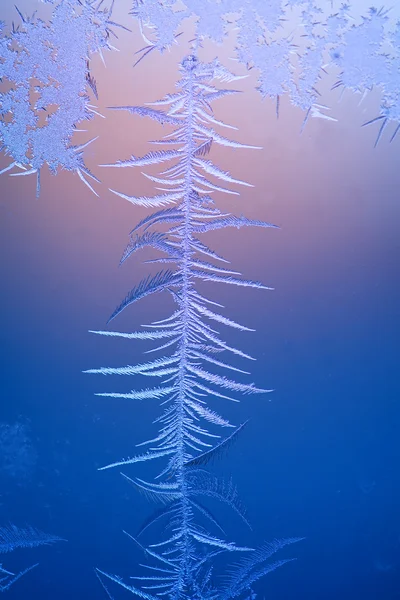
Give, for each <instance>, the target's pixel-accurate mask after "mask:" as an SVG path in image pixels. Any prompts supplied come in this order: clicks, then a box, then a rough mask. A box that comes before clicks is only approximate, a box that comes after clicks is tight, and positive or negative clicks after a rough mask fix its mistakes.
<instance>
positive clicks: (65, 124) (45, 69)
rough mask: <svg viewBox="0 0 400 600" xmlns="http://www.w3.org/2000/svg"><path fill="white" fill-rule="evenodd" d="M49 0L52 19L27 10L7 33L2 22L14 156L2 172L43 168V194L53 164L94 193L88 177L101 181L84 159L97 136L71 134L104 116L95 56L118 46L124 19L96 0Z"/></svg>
mask: <svg viewBox="0 0 400 600" xmlns="http://www.w3.org/2000/svg"><path fill="white" fill-rule="evenodd" d="M46 1H47V3H48V4H53V5H54V8H53V13H52V19H51V23H49V24H46V23H45V22H44V21H42V20H41V19H39V18H38V17H37V16H36V15H35V14H34V15H33V16H32V17H30V18H29V17H27V16H25V15H23V14H22V13H21V12H19V11H18V12H19V15H20V18H21V25H20V26H19V27H17V28H13V30H12V31H11V32H9V33H6V32H5V29H4V24H3V23H0V35H1V34H2V37H0V80H1V81H3V82H4V85H7V89H6V91H3V92H2V93H1V94H0V142H1V144H2V148H1V149H3V150H5V152H6V154H7V155H8V156H9V157H10V158H11V162H10V164H9V165H8V166H7V167H6V168H5V169H3V171H1V172H0V173H4V172H5V171H8V170H11V169H12V168H13V167H17V168H18V169H19V171H18V172H16V173H13V174H12V175H29V174H36V177H37V185H36V193H37V195H39V193H40V173H41V169H42V167H43V166H44V165H45V164H47V165H48V167H49V169H50V172H51V173H52V174H53V175H55V174H56V173H57V171H58V170H59V169H66V170H68V171H73V172H75V173H77V174H78V175H79V177H80V178H81V179H82V180H83V181H84V183H85V184H86V185H88V186H89V188H90V189H91V190H92V191H93V192H94V190H93V188H92V186H91V185H90V184H89V182H88V181H87V179H86V178H85V176H87V177H89V178H91V179H94V180H96V181H98V180H97V178H96V177H94V175H93V174H92V173H91V172H90V171H89V169H88V168H87V167H86V166H85V163H84V159H83V149H84V147H85V146H86V145H87V144H88V143H90V142H87V143H86V144H80V145H77V146H74V145H72V144H71V139H72V136H73V134H74V132H75V131H78V128H77V126H78V125H79V124H80V123H84V122H85V121H87V120H89V119H91V118H93V116H94V114H97V111H96V107H95V106H94V105H92V104H91V103H90V98H89V96H88V94H87V89H88V87H89V88H91V90H92V92H91V93H92V94H93V95H94V96H97V90H96V82H95V80H94V78H93V77H92V75H91V73H90V63H89V60H90V57H91V56H92V55H93V54H95V53H100V55H101V56H103V54H102V52H103V50H105V49H110V48H112V46H111V45H110V42H109V36H110V26H111V25H116V24H115V23H113V22H112V21H111V20H110V18H111V10H110V9H104V8H101V7H100V5H99V4H98V2H96V3H95V2H94V0H86V1H80V0H63V1H62V2H60V1H56V0H46ZM100 4H102V3H100ZM91 141H93V140H91Z"/></svg>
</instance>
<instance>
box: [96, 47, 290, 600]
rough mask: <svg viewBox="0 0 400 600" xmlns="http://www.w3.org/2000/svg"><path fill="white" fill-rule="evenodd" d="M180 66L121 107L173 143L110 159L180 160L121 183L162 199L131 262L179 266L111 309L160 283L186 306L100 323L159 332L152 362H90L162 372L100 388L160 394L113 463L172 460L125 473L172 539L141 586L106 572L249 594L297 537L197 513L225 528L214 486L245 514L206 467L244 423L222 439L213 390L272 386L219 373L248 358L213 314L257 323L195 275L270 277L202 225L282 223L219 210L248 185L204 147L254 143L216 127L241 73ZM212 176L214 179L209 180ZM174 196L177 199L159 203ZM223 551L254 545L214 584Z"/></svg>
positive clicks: (159, 590)
mask: <svg viewBox="0 0 400 600" xmlns="http://www.w3.org/2000/svg"><path fill="white" fill-rule="evenodd" d="M180 71H181V79H180V82H179V86H180V91H178V92H177V93H175V94H170V95H168V96H166V97H165V98H164V99H163V100H160V101H157V102H154V103H152V105H153V106H158V107H159V106H165V107H166V108H165V109H159V108H151V107H149V106H145V107H136V106H124V107H118V110H128V111H129V112H131V113H133V114H139V115H140V116H148V117H150V118H152V119H155V120H157V121H158V122H160V123H168V124H171V125H173V126H174V127H175V130H174V132H173V133H171V134H168V135H166V136H165V137H164V139H163V140H162V141H159V142H156V143H164V144H165V143H167V144H171V145H173V146H175V147H176V148H175V149H166V150H160V151H155V152H149V153H148V154H146V155H145V156H143V157H141V158H137V157H134V156H132V157H131V159H129V160H126V161H120V162H118V163H116V164H115V165H108V166H115V167H135V166H143V165H153V164H156V163H164V162H167V161H168V162H169V161H171V160H175V161H176V162H175V164H174V165H173V166H170V167H168V168H165V169H164V170H163V171H162V173H161V175H160V176H159V177H153V176H148V177H149V178H150V179H151V180H152V181H154V182H155V183H156V184H157V185H159V186H161V188H159V189H160V190H161V193H160V194H158V195H155V196H152V197H147V196H141V197H137V196H127V195H125V194H123V193H121V192H115V193H116V194H118V195H119V196H122V197H123V198H126V199H127V200H129V201H130V202H132V203H133V204H135V205H141V206H149V207H158V208H160V210H158V211H157V212H155V213H153V214H152V215H151V216H148V217H146V218H145V219H143V220H142V221H141V222H140V223H139V224H138V225H137V226H136V227H135V228H134V230H133V231H132V232H131V241H130V243H129V245H128V247H127V249H126V251H125V253H124V255H123V257H122V262H124V261H125V260H126V259H127V258H128V257H129V256H130V255H131V254H132V253H133V252H135V251H136V250H139V249H140V248H143V247H146V246H151V247H153V248H155V249H156V250H158V251H160V252H161V253H163V257H162V258H159V259H156V260H155V261H152V262H160V263H162V264H168V265H170V266H171V267H173V265H175V267H176V268H175V269H173V268H171V269H165V270H161V271H159V272H158V273H157V274H156V275H154V276H152V277H150V276H149V277H147V278H145V279H144V280H143V281H141V282H140V283H139V284H138V285H137V286H136V287H134V288H133V289H132V290H131V291H130V292H129V294H128V295H127V297H126V298H125V300H124V301H123V302H122V303H121V304H120V306H118V308H117V309H116V310H115V312H114V313H113V315H112V316H111V319H114V318H115V317H116V316H117V315H118V314H119V313H120V312H121V311H122V310H124V309H125V308H126V307H127V306H129V305H130V304H132V303H133V302H136V301H137V300H140V299H142V298H145V297H146V296H148V295H150V294H152V293H155V292H163V291H168V292H169V293H170V294H171V295H172V297H173V299H174V300H175V302H176V305H177V307H176V310H175V311H174V312H173V314H172V315H171V316H170V317H168V318H166V319H163V320H162V321H157V322H155V323H153V324H152V325H151V326H150V328H147V329H146V330H145V331H143V332H136V333H117V332H105V331H98V332H96V333H99V334H102V335H108V336H121V337H127V338H131V339H147V340H161V346H159V347H158V348H156V349H155V350H162V351H163V355H162V356H161V357H160V358H156V359H154V360H152V361H149V362H145V363H143V364H138V365H132V366H127V367H120V368H109V367H105V368H101V369H92V370H90V371H88V372H90V373H101V374H103V375H109V374H116V375H135V376H137V375H142V376H145V377H157V378H161V379H162V383H161V384H160V385H159V386H155V387H150V388H144V389H141V390H136V389H135V390H132V391H131V392H128V393H104V394H100V395H103V396H111V397H115V398H125V399H129V400H134V401H135V400H146V399H152V400H154V399H161V400H162V405H163V406H165V410H164V412H163V414H162V415H161V416H160V417H159V418H158V419H157V421H158V422H159V423H160V425H161V428H160V431H159V433H158V434H157V435H156V437H155V438H154V439H151V440H147V441H146V442H143V443H142V444H139V445H145V446H149V448H148V450H146V451H145V452H143V453H141V454H139V455H137V456H135V457H133V458H130V459H128V460H123V461H120V462H117V463H114V464H111V465H108V466H107V467H104V468H110V467H115V466H122V465H129V464H133V463H138V462H143V461H149V460H153V459H159V458H164V459H167V464H166V466H164V467H163V468H162V470H161V472H160V473H159V475H158V477H157V480H158V481H156V482H150V481H144V480H142V479H138V478H135V479H132V478H131V477H128V476H127V475H125V477H126V479H128V480H129V481H130V482H131V483H133V484H134V485H135V486H136V487H137V488H139V489H140V490H142V491H144V492H145V493H146V494H147V495H148V496H150V497H152V498H154V499H157V500H159V501H161V502H162V503H163V504H164V505H166V506H165V507H164V508H162V509H161V510H160V511H158V512H157V513H156V514H155V515H154V517H152V518H151V519H150V520H149V521H147V522H146V523H145V525H144V527H143V528H142V531H143V530H144V529H147V528H148V527H149V526H150V525H151V524H153V523H156V522H159V521H160V520H161V519H164V520H165V521H166V529H167V530H168V532H169V533H168V534H167V536H166V538H165V539H163V540H161V541H159V542H157V543H154V544H152V545H151V546H150V547H149V548H144V547H143V546H142V548H143V550H144V551H145V552H146V554H147V555H148V556H150V557H152V558H154V559H155V560H156V561H157V563H158V564H157V566H152V567H149V568H150V569H151V570H152V574H150V575H147V576H144V577H136V578H135V579H138V580H140V581H141V582H142V586H143V587H142V588H136V587H135V586H131V585H128V584H125V583H123V582H122V581H121V579H120V578H118V577H116V576H113V575H109V574H105V573H103V572H100V573H102V574H103V575H106V576H107V577H109V578H110V579H112V580H114V581H115V582H117V583H119V584H120V585H122V586H123V587H125V588H126V589H129V590H130V591H132V592H133V593H135V594H136V595H138V596H140V597H142V598H147V599H152V598H155V596H154V595H152V594H153V593H154V594H156V595H165V596H167V597H168V598H170V599H171V600H183V599H189V598H190V599H192V600H194V599H198V600H200V599H202V600H205V599H206V598H207V599H210V600H211V598H215V599H216V598H220V599H221V598H223V599H224V600H228V599H230V598H238V597H240V596H241V595H242V594H243V592H245V591H246V590H248V589H249V587H250V586H251V584H252V583H253V582H254V581H255V580H257V579H258V578H259V577H261V576H262V575H264V574H266V573H268V572H269V571H272V570H273V569H275V568H276V567H278V566H280V565H282V564H284V563H285V562H287V561H286V560H281V561H277V562H273V563H268V562H267V561H268V559H269V557H270V556H271V555H272V554H273V553H274V552H276V551H277V550H279V549H280V548H282V547H283V546H285V545H286V544H289V543H292V542H295V541H297V539H295V538H291V539H286V540H276V541H274V542H273V543H272V544H269V545H267V546H265V547H264V548H261V549H260V550H259V551H257V552H254V553H252V551H251V548H248V547H239V546H237V545H236V544H235V543H234V542H232V541H227V540H226V539H223V538H221V537H220V535H217V534H214V533H213V532H212V531H211V532H210V531H209V530H208V529H206V528H205V527H203V526H202V525H200V524H199V523H198V517H199V516H201V517H202V518H203V519H206V520H208V522H209V523H210V524H211V527H214V528H217V529H219V530H220V531H221V527H220V525H219V524H218V521H217V520H216V518H215V517H214V516H213V515H212V514H211V513H210V511H209V510H208V509H207V508H206V506H204V505H203V504H202V499H203V498H207V497H209V498H210V497H211V498H214V499H218V500H220V501H222V502H225V503H227V504H228V505H230V506H231V507H232V508H233V509H234V510H235V511H236V512H237V513H238V514H239V515H240V516H242V518H243V519H245V517H244V515H243V511H242V508H241V506H240V504H239V502H238V499H237V494H236V490H235V488H234V487H233V485H232V484H231V483H230V482H223V481H218V480H217V479H216V478H215V477H213V476H212V475H211V474H210V473H209V472H208V471H207V470H206V468H205V467H206V465H207V464H208V463H209V462H210V461H211V460H213V459H214V458H216V457H217V456H218V455H219V454H220V453H221V452H223V451H225V450H226V448H227V447H228V446H229V445H230V443H232V441H233V440H234V438H235V437H236V435H237V433H238V431H240V429H242V427H243V426H241V427H239V428H238V429H237V430H236V431H235V432H234V433H232V434H231V435H230V436H228V437H226V438H225V439H224V440H223V441H221V442H219V443H217V444H215V443H213V440H215V439H216V438H218V437H219V436H218V435H216V434H215V433H213V427H212V426H215V425H217V426H220V427H224V428H226V427H229V428H231V427H232V425H231V423H230V422H229V421H228V420H227V419H225V418H224V417H222V416H221V415H220V414H218V413H217V412H216V411H215V410H214V409H213V408H212V406H209V405H208V401H207V400H208V399H211V402H212V401H213V400H212V399H215V398H217V399H221V398H222V399H226V400H232V401H237V399H236V398H235V397H234V396H235V393H236V392H239V393H242V394H260V393H261V394H263V393H267V392H269V391H270V390H266V389H261V388H258V387H256V386H255V385H254V384H253V383H242V382H239V381H236V380H234V379H231V378H228V377H226V376H225V375H220V374H218V373H217V372H216V371H218V370H220V369H223V370H225V369H226V370H229V371H236V372H239V373H246V372H245V371H242V370H241V369H238V368H237V367H235V366H234V365H232V364H230V362H228V361H226V360H224V359H223V358H220V354H222V353H224V354H225V353H227V354H229V353H231V354H234V355H238V356H241V357H244V358H248V359H249V358H251V357H250V356H248V355H247V354H245V353H244V352H242V351H241V350H239V349H237V348H234V347H232V346H230V345H228V344H227V343H226V342H225V341H224V340H223V339H221V337H220V335H219V333H218V331H217V330H216V329H215V325H214V326H211V325H210V322H211V323H217V324H223V325H226V326H228V327H232V328H234V329H239V330H241V331H249V328H248V327H246V326H244V325H241V324H239V323H237V322H235V321H232V320H231V319H229V318H228V317H226V316H224V315H222V314H221V313H220V312H218V307H220V306H221V305H219V304H218V303H217V302H215V301H213V300H210V299H209V298H207V297H206V296H205V295H204V294H203V293H200V291H199V290H198V289H197V287H196V281H197V280H200V281H206V282H207V281H208V282H213V283H225V284H228V285H232V286H247V287H255V288H260V289H270V288H267V287H266V286H265V285H263V284H261V283H260V282H258V281H249V280H245V279H241V278H240V277H239V275H240V273H237V272H235V271H232V270H231V269H229V268H228V267H227V266H226V264H227V261H225V260H224V259H222V258H221V257H220V256H218V255H217V254H216V253H215V252H214V251H213V250H212V249H210V248H209V247H208V246H207V245H205V244H204V243H203V242H202V241H201V239H200V237H201V234H202V233H205V232H208V231H212V230H218V229H222V228H225V227H237V228H239V227H242V226H258V227H274V226H273V225H271V224H270V223H265V222H262V221H253V220H250V219H247V218H246V217H244V216H241V217H234V216H232V215H230V214H228V213H221V211H220V210H219V209H218V208H216V207H215V206H214V203H213V201H212V200H211V197H210V193H213V192H214V191H222V192H227V193H231V194H232V193H237V192H235V191H233V190H231V189H230V188H225V187H223V184H224V183H228V184H240V185H248V184H246V183H245V182H243V181H239V180H236V179H234V178H233V177H232V176H231V175H230V174H229V173H228V172H225V171H222V170H221V169H219V168H218V167H217V166H216V165H214V164H213V163H212V162H211V161H210V160H208V159H207V158H206V155H207V154H208V153H209V151H210V149H211V147H212V145H213V144H214V143H215V144H219V145H222V146H228V147H233V148H253V147H252V146H246V145H244V144H241V143H239V142H234V141H231V140H229V139H228V138H226V137H223V136H222V135H221V134H219V133H217V132H216V131H215V129H214V127H215V126H220V127H230V126H228V125H226V124H225V123H223V122H221V121H219V120H218V119H216V118H215V117H214V115H213V112H212V109H211V104H212V102H213V101H214V100H216V99H217V98H221V97H223V96H225V95H227V94H231V93H233V90H228V89H223V90H220V89H217V88H215V87H214V86H212V85H211V82H212V80H213V79H217V80H220V81H232V80H234V79H236V77H234V76H233V75H232V74H231V73H229V71H227V70H226V69H225V68H224V67H222V66H221V65H220V64H219V62H218V61H217V60H215V61H214V62H212V63H210V64H203V63H201V62H199V61H198V59H197V58H196V57H195V56H194V55H190V56H188V57H187V58H185V59H184V60H183V62H182V64H181V67H180ZM210 175H211V176H213V177H214V178H215V179H216V182H213V181H211V179H210ZM218 180H219V183H217V181H218ZM165 205H171V206H169V207H167V208H162V207H163V206H165ZM165 224H167V225H168V226H169V229H168V231H167V232H166V233H161V232H160V231H158V230H157V226H159V225H165ZM212 261H214V262H212ZM215 263H217V264H215ZM167 349H171V351H170V352H168V353H167V354H166V353H165V352H164V351H165V350H167ZM232 395H233V396H232ZM207 423H208V424H211V431H210V429H209V428H210V425H209V427H206V424H207ZM201 547H203V550H202V551H201ZM204 547H206V548H207V547H208V550H206V551H204ZM223 551H230V552H237V551H239V552H249V553H251V557H250V558H248V559H247V560H246V561H245V562H244V563H241V564H240V565H239V567H238V569H237V570H234V571H233V574H232V576H231V579H230V580H229V582H227V583H226V584H225V585H222V586H221V585H219V586H218V587H215V584H214V583H213V582H212V579H211V572H212V564H210V562H211V560H212V559H213V558H214V557H215V556H216V555H217V554H219V553H220V552H223ZM204 552H205V553H204ZM154 570H155V571H156V573H155V574H154ZM148 590H152V592H151V593H150V591H148Z"/></svg>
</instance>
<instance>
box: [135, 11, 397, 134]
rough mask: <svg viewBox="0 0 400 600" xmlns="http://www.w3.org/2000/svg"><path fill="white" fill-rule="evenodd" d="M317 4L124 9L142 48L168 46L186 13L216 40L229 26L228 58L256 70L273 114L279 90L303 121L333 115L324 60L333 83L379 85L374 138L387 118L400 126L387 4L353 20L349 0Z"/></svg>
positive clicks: (362, 87) (359, 88) (360, 88)
mask: <svg viewBox="0 0 400 600" xmlns="http://www.w3.org/2000/svg"><path fill="white" fill-rule="evenodd" d="M182 4H183V5H184V8H182ZM323 6H324V9H322V8H321V6H320V5H319V4H318V2H317V1H313V0H304V1H302V0H289V1H286V2H284V1H281V0H268V1H266V0H219V1H216V0H184V2H183V3H179V4H178V3H176V2H175V1H174V0H134V5H133V10H132V14H133V15H134V16H136V17H137V18H138V19H139V21H140V24H141V30H142V32H143V35H144V38H145V40H146V42H147V44H148V46H147V47H146V48H145V49H144V51H145V53H147V52H149V51H150V50H151V49H153V48H157V49H159V50H161V51H162V50H164V49H165V48H168V47H169V46H170V45H171V44H172V43H173V42H175V41H176V40H177V36H178V35H179V33H180V32H181V31H182V23H183V20H184V19H185V18H187V17H194V18H195V20H196V27H197V36H198V38H199V39H204V38H210V39H212V40H213V41H215V42H217V43H221V42H222V41H223V40H224V38H225V37H226V36H227V35H228V34H229V32H231V31H232V30H235V31H236V36H237V37H236V42H237V43H236V59H237V60H238V61H239V62H240V63H242V64H244V65H246V67H247V68H249V69H256V70H257V72H258V74H259V78H258V86H257V89H258V91H259V92H260V94H261V95H262V96H263V97H264V98H265V97H269V98H272V99H274V100H275V102H276V112H277V115H278V114H279V101H280V98H281V96H283V95H284V94H287V95H288V96H289V98H290V101H291V103H292V104H293V105H294V106H296V107H299V108H301V109H302V110H303V111H305V112H306V116H305V121H304V124H303V126H304V125H305V123H306V122H307V120H308V118H309V117H310V116H311V117H319V118H324V119H329V120H335V119H333V118H332V117H331V116H329V115H328V114H327V110H328V107H327V106H325V105H323V104H321V101H320V92H319V91H318V83H319V81H320V79H321V77H322V76H323V75H325V74H326V73H327V71H328V70H329V68H330V67H331V68H333V69H332V70H333V72H335V71H334V69H335V67H339V68H340V69H341V75H340V79H339V81H338V82H337V86H343V88H344V89H351V90H353V91H355V92H360V93H362V94H365V93H366V92H368V91H369V90H371V89H372V87H373V86H377V87H380V88H381V89H382V91H383V98H382V103H381V109H380V115H379V116H378V117H377V120H380V121H382V123H381V131H380V134H379V136H378V140H379V137H380V135H381V133H382V131H383V128H384V127H385V126H386V124H387V123H388V122H390V121H393V122H395V123H397V124H399V126H400V102H399V100H400V55H399V51H400V45H399V39H400V34H399V31H400V23H397V24H396V25H395V28H394V29H393V28H392V31H391V32H390V33H389V34H388V33H387V29H388V27H387V23H388V16H387V14H388V12H389V11H384V10H383V9H380V10H377V9H375V8H371V9H370V10H369V12H368V13H367V15H365V16H363V17H362V20H361V23H360V24H357V23H355V20H354V17H353V15H352V12H351V7H350V5H349V4H342V5H341V6H340V8H338V9H337V10H334V9H333V8H332V7H333V3H331V2H325V3H324V4H323ZM300 9H301V10H300ZM285 23H290V27H289V26H286V27H284V26H283V25H284V24H285ZM146 28H149V29H150V31H151V40H149V39H148V37H147V34H146V33H145V30H146ZM397 131H398V129H397V128H396V130H395V133H394V135H396V133H397ZM394 135H393V136H392V139H393V137H394Z"/></svg>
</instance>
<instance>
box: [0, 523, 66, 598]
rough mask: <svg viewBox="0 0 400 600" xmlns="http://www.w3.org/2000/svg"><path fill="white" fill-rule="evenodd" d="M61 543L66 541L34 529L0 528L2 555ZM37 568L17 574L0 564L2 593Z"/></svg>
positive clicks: (0, 588) (29, 568)
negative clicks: (21, 549)
mask: <svg viewBox="0 0 400 600" xmlns="http://www.w3.org/2000/svg"><path fill="white" fill-rule="evenodd" d="M60 541H65V540H63V539H62V538H59V537H57V536H55V535H50V534H48V533H43V531H39V529H35V528H34V527H24V528H19V527H16V526H15V525H11V524H10V525H7V526H5V527H0V554H5V553H8V552H13V551H14V550H16V549H18V548H36V547H37V546H43V545H49V544H54V543H55V542H60ZM37 566H38V563H36V564H35V565H31V566H30V567H27V568H26V569H24V570H23V571H20V572H19V573H17V574H15V573H12V572H11V571H7V570H6V569H4V568H3V565H1V564H0V592H5V591H7V590H9V589H10V587H11V586H12V585H13V584H14V583H15V582H16V581H18V579H20V578H21V577H22V576H23V575H25V574H26V573H28V572H29V571H31V570H32V569H34V568H35V567H37Z"/></svg>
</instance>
